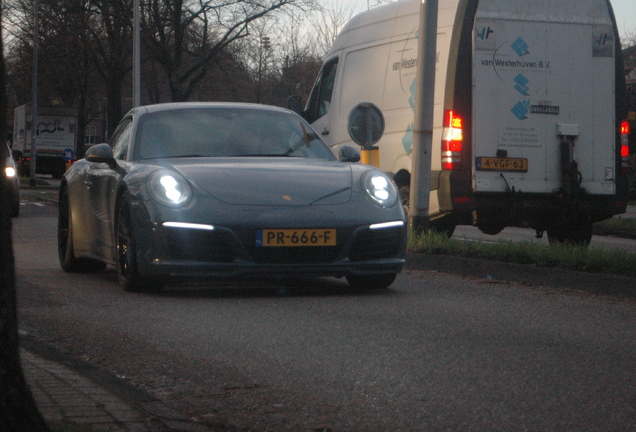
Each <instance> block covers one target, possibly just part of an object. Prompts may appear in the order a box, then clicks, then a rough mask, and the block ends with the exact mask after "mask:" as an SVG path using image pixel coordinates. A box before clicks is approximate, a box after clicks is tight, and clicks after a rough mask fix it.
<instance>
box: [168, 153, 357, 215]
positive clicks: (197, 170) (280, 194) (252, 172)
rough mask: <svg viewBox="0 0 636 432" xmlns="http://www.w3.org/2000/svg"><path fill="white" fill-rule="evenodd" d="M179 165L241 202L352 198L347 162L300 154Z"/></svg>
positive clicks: (220, 195)
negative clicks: (297, 155) (301, 157)
mask: <svg viewBox="0 0 636 432" xmlns="http://www.w3.org/2000/svg"><path fill="white" fill-rule="evenodd" d="M173 167H174V168H175V169H177V170H178V171H180V172H181V173H182V174H183V175H184V176H185V177H187V178H188V179H189V180H190V181H192V182H194V183H196V184H197V185H198V186H199V187H201V188H202V189H204V190H205V191H207V192H208V193H209V194H211V195H212V196H214V197H215V198H216V199H218V200H220V201H223V202H226V203H229V204H239V205H267V206H276V205H280V206H290V205H292V206H293V205H296V206H298V205H327V204H330V205H331V204H340V203H344V202H347V201H349V199H350V198H351V186H352V174H351V168H350V166H349V165H348V164H346V163H341V162H335V161H334V162H331V161H325V160H319V159H300V158H271V157H268V158H252V157H250V158H222V159H218V158H215V159H214V160H213V161H210V160H209V159H208V160H207V161H205V160H203V159H201V158H197V159H189V160H182V161H179V162H177V163H175V164H173Z"/></svg>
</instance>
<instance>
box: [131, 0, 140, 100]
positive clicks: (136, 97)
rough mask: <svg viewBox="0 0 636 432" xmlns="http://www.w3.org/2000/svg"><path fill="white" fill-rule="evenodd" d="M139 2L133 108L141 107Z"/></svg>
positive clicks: (135, 15) (135, 24) (135, 10)
mask: <svg viewBox="0 0 636 432" xmlns="http://www.w3.org/2000/svg"><path fill="white" fill-rule="evenodd" d="M139 14H140V10H139V0H135V1H134V2H133V21H134V22H133V108H134V107H138V106H139V105H141V72H140V66H141V54H140V52H141V44H140V34H139Z"/></svg>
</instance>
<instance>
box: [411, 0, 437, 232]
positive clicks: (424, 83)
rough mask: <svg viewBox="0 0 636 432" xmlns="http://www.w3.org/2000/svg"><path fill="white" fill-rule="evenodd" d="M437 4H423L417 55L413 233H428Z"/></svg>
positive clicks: (427, 1) (426, 1)
mask: <svg viewBox="0 0 636 432" xmlns="http://www.w3.org/2000/svg"><path fill="white" fill-rule="evenodd" d="M437 11H438V1H437V0H422V3H421V5H420V30H419V37H418V53H417V59H418V60H417V78H416V79H417V85H416V86H417V90H416V97H415V100H417V103H416V105H415V122H414V125H413V175H412V176H411V198H410V201H411V203H410V209H409V223H410V227H411V229H412V230H414V231H423V232H426V231H428V228H429V222H430V218H429V198H430V193H431V192H430V189H431V151H432V148H433V114H434V109H435V70H436V68H437Z"/></svg>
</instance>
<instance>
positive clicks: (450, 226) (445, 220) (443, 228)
mask: <svg viewBox="0 0 636 432" xmlns="http://www.w3.org/2000/svg"><path fill="white" fill-rule="evenodd" d="M456 226H457V223H455V219H454V218H453V217H452V216H442V217H441V218H438V219H435V220H432V221H431V222H430V228H431V229H434V230H435V231H437V232H438V233H440V234H444V235H445V236H446V237H448V238H450V237H452V236H453V233H454V232H455V227H456Z"/></svg>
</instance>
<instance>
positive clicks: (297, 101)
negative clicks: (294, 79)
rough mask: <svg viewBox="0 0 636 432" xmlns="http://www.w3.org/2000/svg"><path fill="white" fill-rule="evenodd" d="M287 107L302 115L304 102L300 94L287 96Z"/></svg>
mask: <svg viewBox="0 0 636 432" xmlns="http://www.w3.org/2000/svg"><path fill="white" fill-rule="evenodd" d="M287 108H289V109H290V110H292V111H293V112H295V113H296V114H298V115H301V116H302V113H303V104H302V99H301V97H300V96H290V97H288V98H287Z"/></svg>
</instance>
